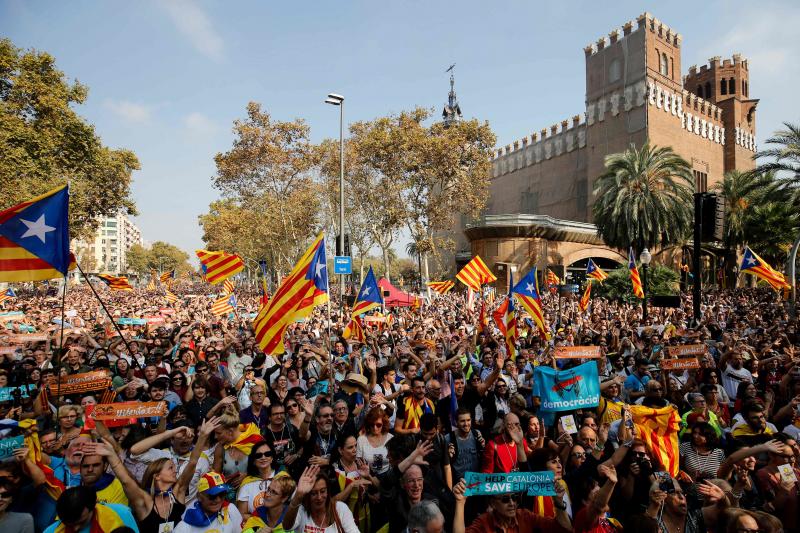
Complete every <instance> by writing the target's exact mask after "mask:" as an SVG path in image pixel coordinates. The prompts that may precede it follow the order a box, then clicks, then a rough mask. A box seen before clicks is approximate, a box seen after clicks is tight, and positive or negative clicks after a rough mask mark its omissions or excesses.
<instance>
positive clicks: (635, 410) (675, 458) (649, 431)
mask: <svg viewBox="0 0 800 533" xmlns="http://www.w3.org/2000/svg"><path fill="white" fill-rule="evenodd" d="M630 410H631V415H632V416H633V423H634V425H635V426H636V432H637V436H638V438H640V439H641V440H643V441H644V443H645V446H646V447H647V449H648V450H649V451H650V453H652V454H653V455H654V456H656V457H658V460H659V461H660V462H661V464H662V465H664V468H665V469H666V470H667V472H669V474H670V475H671V476H672V477H675V476H677V475H678V470H679V463H680V456H679V454H678V432H679V431H680V429H681V417H680V415H679V414H678V411H677V409H675V408H674V407H672V406H669V407H662V408H661V409H654V408H653V407H645V406H643V405H631V406H630Z"/></svg>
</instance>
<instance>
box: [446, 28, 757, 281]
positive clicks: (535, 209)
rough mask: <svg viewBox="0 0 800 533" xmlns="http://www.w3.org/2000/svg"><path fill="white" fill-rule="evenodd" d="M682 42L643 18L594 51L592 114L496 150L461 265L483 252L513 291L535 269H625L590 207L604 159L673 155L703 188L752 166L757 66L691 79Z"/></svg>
mask: <svg viewBox="0 0 800 533" xmlns="http://www.w3.org/2000/svg"><path fill="white" fill-rule="evenodd" d="M681 40H682V37H681V35H680V34H679V33H677V32H676V31H675V30H673V29H672V28H670V27H669V26H667V25H666V24H664V23H663V22H661V21H659V20H658V19H656V18H654V17H653V16H652V15H651V14H649V13H644V14H642V15H641V16H639V17H638V18H637V20H636V22H633V21H631V22H627V23H625V24H624V25H623V26H622V28H621V30H620V29H614V30H613V31H611V32H610V33H609V34H608V36H603V37H602V38H600V39H598V40H597V41H596V42H595V43H592V44H590V45H588V46H586V47H585V48H584V54H585V61H586V102H585V112H584V113H580V114H575V115H574V116H572V117H571V118H569V119H567V120H563V121H561V123H560V124H553V125H552V126H550V127H549V128H543V129H541V130H539V131H534V132H533V133H532V134H530V135H527V136H525V137H523V138H522V139H519V140H517V141H514V143H512V144H509V145H507V146H505V147H502V148H500V149H498V150H497V151H496V153H495V157H494V160H493V165H492V167H493V168H492V181H491V186H490V197H489V199H488V204H487V207H486V210H485V215H484V216H483V217H482V218H481V219H480V220H479V221H472V222H471V223H470V221H467V220H464V219H463V218H462V219H460V220H459V221H458V224H459V226H460V230H461V231H457V232H456V234H457V235H459V238H460V240H459V241H458V242H457V244H456V246H457V248H456V250H457V253H456V257H455V261H456V266H457V267H458V268H460V267H461V265H463V264H464V263H466V261H468V260H469V258H470V257H471V256H473V255H475V254H478V255H480V256H481V257H482V258H483V259H484V260H485V261H486V263H487V264H488V265H489V267H490V268H492V270H493V271H494V272H495V274H497V275H498V278H499V280H498V284H499V285H503V284H504V282H506V281H507V277H508V274H509V273H510V272H514V271H521V272H525V271H527V270H528V269H529V268H530V267H532V266H534V265H536V266H538V267H539V268H540V270H544V267H551V268H553V270H554V271H556V272H557V273H564V271H565V269H566V270H567V272H569V271H570V269H572V270H573V271H574V272H577V271H579V270H583V269H585V264H586V259H587V258H589V257H593V258H595V260H596V261H598V260H599V261H600V262H601V263H602V262H604V261H605V262H606V263H610V264H607V266H614V265H613V263H615V262H623V261H626V259H625V258H624V257H623V255H621V254H620V253H619V251H616V250H611V249H609V248H607V247H606V246H605V245H604V244H603V242H602V241H601V240H600V239H599V238H598V237H597V234H596V228H595V226H594V225H593V224H592V223H591V222H592V220H591V218H592V214H591V205H592V203H593V198H592V190H593V187H594V181H595V179H596V178H597V177H598V176H600V175H601V174H602V173H603V172H604V170H605V166H604V159H605V157H606V155H608V154H612V153H617V152H622V151H624V150H625V149H626V148H628V147H629V146H630V145H631V144H635V145H636V146H641V145H642V144H643V143H644V142H645V141H646V140H649V141H650V144H651V145H657V146H671V147H672V148H673V149H674V150H675V151H676V152H677V153H678V154H679V155H680V156H682V157H683V158H684V159H686V160H687V161H688V162H689V163H690V164H691V166H692V169H693V170H694V175H695V179H696V187H697V189H698V190H700V191H705V190H707V189H708V188H709V187H711V186H712V185H713V184H714V183H716V182H717V181H719V180H721V179H722V176H723V174H724V173H725V172H727V171H729V170H734V169H737V170H746V169H750V168H753V166H754V161H753V154H754V152H755V151H756V146H755V140H754V139H755V109H756V104H757V103H758V100H754V99H751V98H750V94H749V93H750V90H749V84H750V80H749V68H748V62H747V60H746V59H744V58H743V57H742V56H741V55H739V54H733V56H732V58H731V59H726V60H724V61H722V60H720V58H719V57H713V58H711V59H710V60H709V64H707V65H703V66H701V67H700V68H699V69H698V68H697V67H695V66H692V67H690V68H689V69H688V74H687V75H685V76H682V75H681V72H682V71H681ZM623 253H626V252H624V251H623Z"/></svg>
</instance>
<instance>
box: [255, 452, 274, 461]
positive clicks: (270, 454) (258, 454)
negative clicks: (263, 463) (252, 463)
mask: <svg viewBox="0 0 800 533" xmlns="http://www.w3.org/2000/svg"><path fill="white" fill-rule="evenodd" d="M262 457H275V452H273V451H272V450H269V451H267V452H255V453H254V454H253V459H261V458H262Z"/></svg>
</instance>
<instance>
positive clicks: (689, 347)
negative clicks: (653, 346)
mask: <svg viewBox="0 0 800 533" xmlns="http://www.w3.org/2000/svg"><path fill="white" fill-rule="evenodd" d="M667 353H669V354H670V355H671V356H672V357H685V356H687V355H694V356H698V355H704V354H705V353H706V345H705V344H684V345H683V346H670V347H668V348H667Z"/></svg>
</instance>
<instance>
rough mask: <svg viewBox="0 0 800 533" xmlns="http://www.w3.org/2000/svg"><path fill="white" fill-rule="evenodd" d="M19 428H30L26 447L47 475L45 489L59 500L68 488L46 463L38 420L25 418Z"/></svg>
mask: <svg viewBox="0 0 800 533" xmlns="http://www.w3.org/2000/svg"><path fill="white" fill-rule="evenodd" d="M19 428H20V429H24V430H28V431H27V434H28V435H27V436H26V437H25V447H26V448H28V457H29V458H30V459H31V461H33V462H34V463H35V464H36V466H38V467H39V468H40V469H41V470H42V473H43V474H44V477H45V483H44V490H45V492H46V493H47V495H48V496H50V497H51V498H53V499H54V500H58V497H59V496H61V493H62V492H64V491H65V490H66V488H67V487H66V486H65V485H64V482H63V481H61V480H60V479H58V477H56V475H55V473H54V472H53V469H52V468H50V467H49V466H48V465H46V464H45V463H44V460H43V459H42V445H41V443H40V442H39V433H38V428H37V425H36V421H35V420H33V419H30V418H28V419H25V420H20V421H19Z"/></svg>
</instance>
